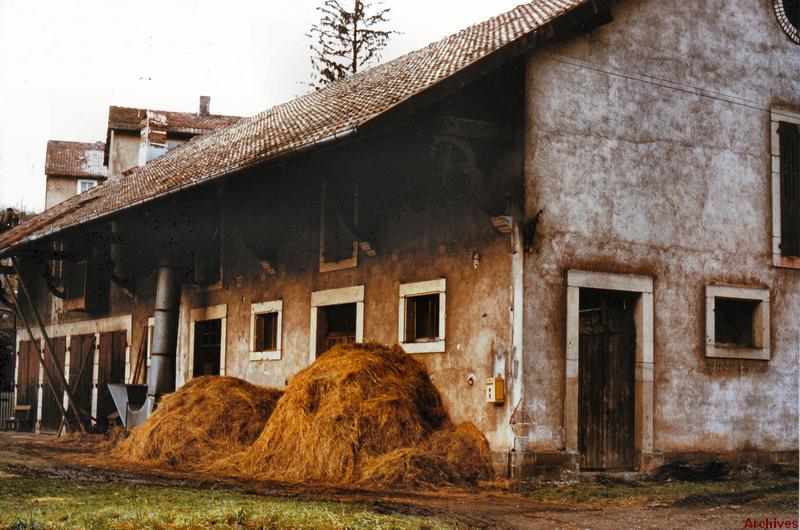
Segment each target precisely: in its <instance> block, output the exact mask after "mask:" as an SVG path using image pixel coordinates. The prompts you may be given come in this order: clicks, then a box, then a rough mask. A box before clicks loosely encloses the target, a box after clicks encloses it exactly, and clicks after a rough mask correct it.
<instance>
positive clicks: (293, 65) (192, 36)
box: [0, 0, 523, 211]
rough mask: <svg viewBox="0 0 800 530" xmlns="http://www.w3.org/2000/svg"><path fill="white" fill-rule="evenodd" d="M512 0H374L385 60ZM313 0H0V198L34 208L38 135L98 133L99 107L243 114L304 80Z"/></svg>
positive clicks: (101, 130)
mask: <svg viewBox="0 0 800 530" xmlns="http://www.w3.org/2000/svg"><path fill="white" fill-rule="evenodd" d="M522 1H523V0H493V1H491V2H487V1H485V0H436V1H421V0H386V2H385V5H386V6H387V7H391V8H392V12H391V21H390V24H389V25H388V26H387V27H390V28H391V29H394V30H397V31H401V32H402V34H401V35H396V36H394V37H393V39H392V41H391V43H390V44H389V47H388V48H387V50H386V51H385V52H384V54H383V60H384V61H386V60H389V59H392V58H394V57H397V56H399V55H402V54H404V53H406V52H409V51H412V50H415V49H417V48H421V47H423V46H425V45H426V44H428V43H430V42H433V41H436V40H438V39H440V38H441V37H444V36H446V35H449V34H451V33H454V32H456V31H458V30H459V29H461V28H463V27H466V26H469V25H470V24H473V23H475V22H479V21H481V20H484V19H486V18H489V17H491V16H494V15H496V14H498V13H501V12H503V11H506V10H508V9H511V8H513V7H514V6H515V5H517V4H519V3H521V2H522ZM321 4H322V0H294V1H284V2H276V1H274V0H272V1H271V0H261V1H250V2H248V1H244V0H223V1H217V2H208V1H203V2H188V1H183V0H171V1H167V2H165V1H163V0H162V1H158V2H156V1H151V0H137V1H136V2H119V1H115V0H112V1H108V0H78V1H55V0H53V1H49V2H45V1H37V0H0V206H6V205H12V206H15V207H16V206H19V205H20V204H22V205H24V206H25V207H27V208H29V209H34V210H37V211H38V210H41V209H42V208H43V207H44V189H45V187H44V182H45V176H44V158H45V149H46V144H47V140H48V139H54V140H73V141H87V142H94V141H100V140H102V141H105V132H106V123H107V119H108V107H109V105H121V106H129V107H139V108H153V109H162V110H175V111H189V112H195V111H196V110H197V104H198V99H199V96H200V95H201V94H202V95H209V96H211V112H212V113H215V114H233V115H242V116H247V115H252V114H255V113H257V112H259V111H261V110H264V109H266V108H268V107H271V106H272V105H275V104H276V103H280V102H282V101H285V100H288V99H291V98H293V97H295V96H297V95H300V94H302V93H303V92H305V91H306V90H307V89H306V88H305V83H308V82H309V80H310V75H311V65H310V59H309V49H308V45H309V41H308V39H307V38H306V37H305V34H306V32H307V31H308V29H309V28H310V26H311V24H313V23H314V22H315V21H316V19H317V18H318V17H317V12H316V10H315V7H316V6H318V5H321Z"/></svg>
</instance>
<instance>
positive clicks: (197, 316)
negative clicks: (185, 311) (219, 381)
mask: <svg viewBox="0 0 800 530" xmlns="http://www.w3.org/2000/svg"><path fill="white" fill-rule="evenodd" d="M217 319H219V320H221V321H222V322H221V326H220V345H219V375H226V374H225V362H226V360H227V352H226V349H227V340H228V339H227V336H228V304H218V305H212V306H208V307H196V308H194V309H191V310H190V311H189V350H188V351H187V353H186V357H185V362H184V364H183V374H184V384H185V383H187V382H189V381H190V380H192V379H193V378H194V375H193V374H194V340H195V337H194V331H195V323H196V322H197V321H202V320H217Z"/></svg>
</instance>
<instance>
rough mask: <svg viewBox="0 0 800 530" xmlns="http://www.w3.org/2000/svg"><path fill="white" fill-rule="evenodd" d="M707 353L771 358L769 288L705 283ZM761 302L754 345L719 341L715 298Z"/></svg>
mask: <svg viewBox="0 0 800 530" xmlns="http://www.w3.org/2000/svg"><path fill="white" fill-rule="evenodd" d="M705 297H706V347H705V353H706V357H715V358H729V359H753V360H761V361H768V360H770V351H771V348H770V311H769V306H770V293H769V289H764V288H761V287H749V286H741V285H706V293H705ZM717 298H725V299H729V300H745V301H751V302H758V306H757V307H756V310H755V315H754V318H753V343H754V345H753V346H752V347H747V346H729V345H722V344H718V343H717V342H716V319H715V311H716V299H717Z"/></svg>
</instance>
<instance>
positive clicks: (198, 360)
mask: <svg viewBox="0 0 800 530" xmlns="http://www.w3.org/2000/svg"><path fill="white" fill-rule="evenodd" d="M221 352H222V319H219V318H217V319H214V320H198V321H196V322H195V323H194V360H193V361H192V377H199V376H201V375H219V371H220V355H221Z"/></svg>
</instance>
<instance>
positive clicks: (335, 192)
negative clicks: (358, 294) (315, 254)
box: [319, 182, 358, 272]
mask: <svg viewBox="0 0 800 530" xmlns="http://www.w3.org/2000/svg"><path fill="white" fill-rule="evenodd" d="M357 225H358V185H357V184H355V183H337V185H335V186H334V185H330V184H328V183H325V182H323V183H322V201H321V208H320V237H319V270H320V272H327V271H335V270H340V269H347V268H352V267H357V266H358V236H357V235H356V232H357V230H358V229H357Z"/></svg>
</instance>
